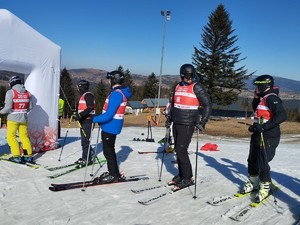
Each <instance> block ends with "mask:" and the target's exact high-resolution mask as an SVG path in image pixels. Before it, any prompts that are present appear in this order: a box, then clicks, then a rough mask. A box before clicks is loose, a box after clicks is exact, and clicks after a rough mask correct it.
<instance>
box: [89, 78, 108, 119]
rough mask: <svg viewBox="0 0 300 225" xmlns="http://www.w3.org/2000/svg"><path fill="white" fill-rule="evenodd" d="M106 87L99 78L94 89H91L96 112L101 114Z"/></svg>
mask: <svg viewBox="0 0 300 225" xmlns="http://www.w3.org/2000/svg"><path fill="white" fill-rule="evenodd" d="M107 92H108V91H107V87H106V85H105V83H104V82H103V80H101V81H100V82H99V83H98V85H97V87H96V89H95V90H94V91H93V94H94V96H95V102H96V114H101V113H102V109H103V106H104V102H105V99H106V97H107Z"/></svg>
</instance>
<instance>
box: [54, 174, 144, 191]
mask: <svg viewBox="0 0 300 225" xmlns="http://www.w3.org/2000/svg"><path fill="white" fill-rule="evenodd" d="M148 179H149V177H147V176H130V177H127V178H126V179H125V180H123V181H119V182H114V183H101V182H100V181H99V179H97V178H95V179H93V180H91V181H87V182H75V183H67V184H58V185H55V184H52V186H51V187H49V190H51V191H54V192H57V191H66V190H71V189H77V188H87V187H93V186H101V185H112V184H120V183H127V182H134V181H142V180H148ZM53 185H54V186H53Z"/></svg>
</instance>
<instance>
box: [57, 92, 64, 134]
mask: <svg viewBox="0 0 300 225" xmlns="http://www.w3.org/2000/svg"><path fill="white" fill-rule="evenodd" d="M64 108H65V101H64V100H63V99H62V98H61V97H59V99H58V126H57V138H58V139H59V138H61V137H60V134H61V126H60V120H61V118H62V117H63V113H64Z"/></svg>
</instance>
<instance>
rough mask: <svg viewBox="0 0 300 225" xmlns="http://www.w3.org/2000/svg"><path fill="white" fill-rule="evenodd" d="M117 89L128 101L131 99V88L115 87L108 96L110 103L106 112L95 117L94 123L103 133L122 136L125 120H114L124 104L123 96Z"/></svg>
mask: <svg viewBox="0 0 300 225" xmlns="http://www.w3.org/2000/svg"><path fill="white" fill-rule="evenodd" d="M117 89H120V90H121V91H122V93H123V94H124V95H125V97H126V98H127V100H128V99H129V98H130V97H131V94H132V93H131V89H130V87H121V86H117V87H114V88H113V89H112V92H111V93H110V95H109V96H108V100H109V101H108V107H107V110H106V112H104V113H102V114H100V115H96V116H94V117H93V122H94V123H98V124H99V126H101V129H102V130H103V131H105V132H107V133H110V134H120V133H121V130H122V127H123V123H124V119H114V118H113V117H114V115H115V114H116V112H117V109H118V108H119V106H120V104H121V103H122V102H123V95H122V94H121V93H120V92H119V91H117Z"/></svg>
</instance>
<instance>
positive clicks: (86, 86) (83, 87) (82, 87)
mask: <svg viewBox="0 0 300 225" xmlns="http://www.w3.org/2000/svg"><path fill="white" fill-rule="evenodd" d="M77 87H78V89H79V91H82V90H88V89H89V87H90V83H89V82H88V81H86V80H80V81H79V82H78V84H77Z"/></svg>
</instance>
